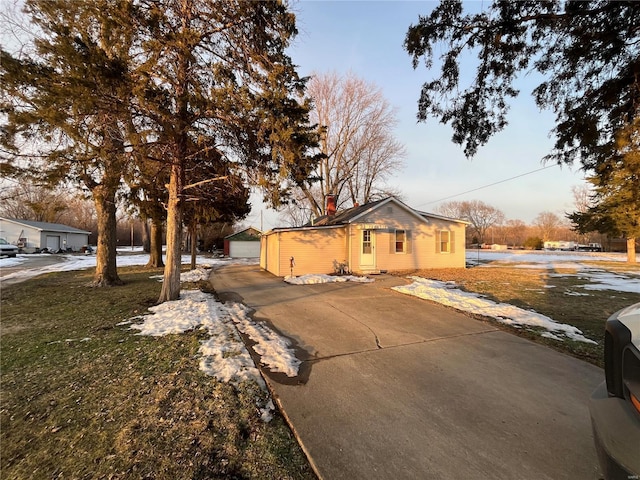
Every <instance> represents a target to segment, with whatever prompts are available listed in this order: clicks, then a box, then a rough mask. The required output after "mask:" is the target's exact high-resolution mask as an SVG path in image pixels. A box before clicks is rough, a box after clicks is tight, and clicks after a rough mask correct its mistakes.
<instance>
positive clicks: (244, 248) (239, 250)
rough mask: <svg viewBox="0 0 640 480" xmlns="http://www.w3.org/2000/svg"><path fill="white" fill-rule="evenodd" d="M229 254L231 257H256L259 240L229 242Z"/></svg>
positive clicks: (258, 251)
mask: <svg viewBox="0 0 640 480" xmlns="http://www.w3.org/2000/svg"><path fill="white" fill-rule="evenodd" d="M229 256H230V257H232V258H254V257H255V258H258V257H259V256H260V242H238V241H235V242H234V241H233V240H232V241H230V242H229Z"/></svg>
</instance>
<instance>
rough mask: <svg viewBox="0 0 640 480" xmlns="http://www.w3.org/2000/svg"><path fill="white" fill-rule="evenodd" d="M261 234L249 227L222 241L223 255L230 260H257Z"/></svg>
mask: <svg viewBox="0 0 640 480" xmlns="http://www.w3.org/2000/svg"><path fill="white" fill-rule="evenodd" d="M261 236H262V232H261V231H260V230H258V229H257V228H253V227H249V228H246V229H244V230H242V231H241V232H237V233H234V234H233V235H229V236H227V237H225V239H224V254H225V255H226V256H228V257H231V258H259V257H260V237H261Z"/></svg>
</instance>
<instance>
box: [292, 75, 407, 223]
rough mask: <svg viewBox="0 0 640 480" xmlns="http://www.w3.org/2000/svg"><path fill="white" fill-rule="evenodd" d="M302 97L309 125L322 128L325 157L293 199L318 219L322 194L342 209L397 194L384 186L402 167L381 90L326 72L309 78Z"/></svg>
mask: <svg viewBox="0 0 640 480" xmlns="http://www.w3.org/2000/svg"><path fill="white" fill-rule="evenodd" d="M307 94H308V95H309V96H310V97H311V98H312V99H313V101H314V103H315V109H314V110H313V111H312V113H311V121H312V123H317V124H318V125H319V127H320V128H321V129H322V140H321V145H320V148H321V151H322V153H324V155H325V156H326V158H325V159H324V160H323V161H322V162H320V164H319V165H318V167H317V169H316V171H315V172H314V174H313V175H311V180H305V181H303V182H302V183H301V184H300V185H298V188H297V190H298V193H302V195H299V194H295V193H294V197H295V198H297V199H299V200H303V201H304V203H305V204H306V207H308V208H309V209H310V210H311V212H312V214H313V215H314V216H320V215H322V214H324V213H325V201H324V199H325V195H327V194H333V195H335V196H336V206H337V207H338V208H341V207H342V208H344V207H346V206H351V205H353V204H355V203H366V202H369V201H372V200H376V199H378V198H382V197H385V196H389V195H393V194H395V193H397V192H395V191H393V190H392V189H390V188H389V187H388V186H387V185H386V184H385V182H386V181H387V180H388V179H389V178H390V177H391V176H393V175H394V174H395V173H397V172H398V170H400V169H401V168H402V167H403V158H404V156H405V149H404V146H403V145H402V144H401V143H400V142H398V141H397V140H396V138H395V137H394V135H393V129H394V128H395V126H396V125H397V123H398V121H397V118H396V112H395V110H394V109H393V108H392V107H391V105H390V104H389V102H388V101H387V100H386V99H385V98H384V96H383V94H382V90H381V89H380V88H379V87H377V86H376V85H374V84H372V83H368V82H366V81H365V80H363V79H361V78H358V77H357V76H355V75H354V74H352V73H349V74H347V75H345V76H340V75H338V74H336V73H327V74H318V75H315V76H314V77H313V78H312V79H311V81H310V82H309V84H308V91H307Z"/></svg>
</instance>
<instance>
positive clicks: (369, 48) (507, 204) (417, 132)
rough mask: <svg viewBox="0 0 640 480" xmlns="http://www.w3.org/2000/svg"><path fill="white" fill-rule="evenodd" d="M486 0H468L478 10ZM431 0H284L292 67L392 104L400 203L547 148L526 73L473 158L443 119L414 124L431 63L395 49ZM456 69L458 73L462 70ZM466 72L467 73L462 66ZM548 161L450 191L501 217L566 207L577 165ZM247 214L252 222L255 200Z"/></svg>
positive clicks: (547, 124)
mask: <svg viewBox="0 0 640 480" xmlns="http://www.w3.org/2000/svg"><path fill="white" fill-rule="evenodd" d="M488 3H489V2H481V1H477V2H470V3H469V5H468V6H469V7H470V8H473V9H474V10H479V9H481V8H483V7H486V6H487V5H488ZM435 5H436V3H435V2H418V1H412V2H402V1H302V2H298V3H294V4H293V10H294V11H295V13H296V16H297V21H298V29H299V32H300V33H299V35H298V37H297V38H296V39H295V41H294V45H293V47H292V48H290V50H289V54H290V55H291V57H292V59H293V61H294V63H295V64H296V65H298V70H299V72H300V73H301V74H302V75H310V74H311V73H313V72H328V71H335V72H337V73H346V72H348V71H352V72H354V73H355V74H356V75H358V76H359V77H362V78H363V79H365V80H367V81H368V82H373V83H375V84H377V85H378V86H379V87H380V88H381V89H382V91H383V94H384V95H385V97H386V98H387V100H388V101H389V102H390V103H391V104H392V105H393V106H394V107H396V108H397V111H398V119H399V125H398V127H397V130H396V132H395V134H396V137H397V139H398V140H399V141H400V142H402V143H403V144H404V145H405V147H406V149H407V153H408V155H407V158H406V161H405V164H406V165H405V168H404V170H402V171H400V172H398V175H397V176H396V177H395V178H393V179H392V180H391V181H390V182H389V183H390V184H392V185H394V186H397V187H399V189H400V191H401V192H402V195H403V200H404V201H405V203H407V204H408V205H410V206H412V207H414V208H418V209H420V210H425V211H435V209H436V208H437V206H438V202H437V201H438V200H440V199H443V198H446V197H450V196H453V195H456V194H459V193H462V192H466V191H469V190H472V189H476V188H478V187H482V186H484V185H488V184H492V183H495V182H499V181H501V180H504V179H507V178H510V177H514V176H517V175H520V174H523V173H526V172H530V171H533V170H537V169H539V168H541V167H542V166H544V165H543V164H541V160H542V158H543V157H544V155H546V154H547V153H549V152H550V150H551V147H552V143H553V142H552V139H551V138H550V137H549V132H550V130H551V129H552V128H553V124H554V115H553V113H552V112H548V111H544V112H540V111H539V110H538V108H537V107H536V106H535V104H534V102H533V99H532V98H531V95H530V93H531V91H532V90H533V88H534V87H535V86H536V85H537V83H536V81H535V80H536V78H535V75H534V74H532V75H530V76H528V77H525V78H523V79H521V81H520V82H519V84H518V85H517V87H518V88H520V90H521V94H520V96H519V97H518V99H516V101H514V102H513V103H512V106H511V111H510V115H509V118H508V120H509V126H508V127H507V128H506V129H505V130H504V131H503V132H501V133H500V134H498V135H496V136H495V137H494V138H492V139H491V140H490V141H489V143H488V144H487V145H485V146H484V147H482V148H481V149H480V151H479V153H478V154H477V155H476V157H474V158H473V160H468V159H467V158H466V157H465V156H464V154H463V152H462V148H461V147H460V146H458V145H455V144H453V143H452V142H451V134H452V131H451V128H450V127H449V126H448V125H442V124H440V123H439V122H438V121H437V120H435V119H430V120H428V121H427V122H426V123H417V121H416V113H417V102H418V97H419V95H420V87H421V85H422V84H423V83H424V82H426V81H428V80H430V79H432V78H433V77H434V76H435V75H437V74H438V71H437V70H435V71H433V72H430V71H428V70H427V69H426V68H425V67H424V65H421V66H420V67H418V68H417V69H416V70H414V69H413V67H412V64H411V58H410V57H409V55H408V54H407V53H406V52H405V51H404V49H403V48H402V44H403V41H404V37H405V34H406V32H407V29H408V27H409V26H410V25H411V24H414V23H416V22H417V21H418V15H420V14H422V15H426V14H428V13H430V12H431V10H432V9H433V8H434V6H435ZM462 74H463V75H464V74H465V71H464V69H463V71H462ZM466 74H467V75H473V71H472V70H471V69H467V71H466ZM578 167H579V166H577V165H574V166H573V167H567V166H563V167H562V168H560V167H557V166H554V167H552V168H548V169H546V170H542V171H539V172H536V173H532V174H531V175H526V176H523V177H521V178H518V179H515V180H511V181H508V182H505V183H501V184H499V185H496V186H493V187H489V188H485V189H481V190H478V191H475V192H472V193H468V194H465V195H460V196H456V197H455V198H451V200H481V201H483V202H485V203H487V204H489V205H492V206H494V207H496V208H499V209H500V210H502V211H503V212H504V213H505V215H506V218H507V219H512V220H515V219H520V220H523V221H524V222H526V223H531V222H532V221H533V219H534V218H535V217H536V216H537V215H538V214H539V213H540V212H543V211H551V212H553V213H556V214H558V215H561V216H562V215H564V212H569V211H573V208H574V205H573V195H572V192H571V187H572V186H574V185H580V184H584V180H583V172H581V171H580V170H579V168H578ZM253 204H254V211H253V212H252V213H251V215H250V216H249V218H248V219H247V223H251V224H252V225H255V226H258V227H259V226H260V223H259V222H260V208H261V206H260V205H259V203H258V202H256V201H254V202H253ZM275 218H276V215H274V214H273V213H267V211H266V210H265V215H264V219H265V220H264V228H265V229H268V228H271V227H274V226H278V222H277V220H275Z"/></svg>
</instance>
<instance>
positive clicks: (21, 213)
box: [0, 183, 72, 223]
mask: <svg viewBox="0 0 640 480" xmlns="http://www.w3.org/2000/svg"><path fill="white" fill-rule="evenodd" d="M0 198H1V199H2V204H1V207H0V215H2V216H5V217H9V218H17V219H20V220H33V221H36V222H50V223H59V222H60V221H61V218H62V216H63V214H64V212H65V211H66V210H67V208H68V204H69V200H70V199H71V198H72V197H71V195H69V193H67V192H66V191H63V190H61V189H52V188H50V187H42V186H37V185H33V184H30V183H19V184H15V185H13V186H11V187H7V188H4V189H2V194H1V195H0Z"/></svg>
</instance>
